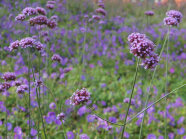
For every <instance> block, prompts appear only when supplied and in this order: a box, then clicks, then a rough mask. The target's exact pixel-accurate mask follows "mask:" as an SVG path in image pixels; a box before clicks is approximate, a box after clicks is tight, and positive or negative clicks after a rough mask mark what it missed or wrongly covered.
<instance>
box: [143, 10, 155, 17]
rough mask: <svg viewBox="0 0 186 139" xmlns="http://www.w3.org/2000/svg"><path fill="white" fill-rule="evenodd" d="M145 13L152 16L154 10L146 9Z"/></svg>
mask: <svg viewBox="0 0 186 139" xmlns="http://www.w3.org/2000/svg"><path fill="white" fill-rule="evenodd" d="M145 15H147V16H153V15H154V12H153V11H146V12H145Z"/></svg>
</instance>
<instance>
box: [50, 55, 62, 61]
mask: <svg viewBox="0 0 186 139" xmlns="http://www.w3.org/2000/svg"><path fill="white" fill-rule="evenodd" d="M52 61H57V62H59V63H61V61H62V58H61V56H60V55H58V54H54V55H53V56H52Z"/></svg>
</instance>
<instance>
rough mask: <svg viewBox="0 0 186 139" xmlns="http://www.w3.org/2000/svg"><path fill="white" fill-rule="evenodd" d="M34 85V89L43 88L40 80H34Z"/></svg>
mask: <svg viewBox="0 0 186 139" xmlns="http://www.w3.org/2000/svg"><path fill="white" fill-rule="evenodd" d="M34 84H35V86H36V87H39V86H43V82H42V81H41V80H36V81H35V82H34Z"/></svg>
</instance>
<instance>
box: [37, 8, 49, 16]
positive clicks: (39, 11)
mask: <svg viewBox="0 0 186 139" xmlns="http://www.w3.org/2000/svg"><path fill="white" fill-rule="evenodd" d="M36 10H37V12H38V13H39V14H41V15H46V14H47V12H46V10H45V9H44V8H42V7H36Z"/></svg>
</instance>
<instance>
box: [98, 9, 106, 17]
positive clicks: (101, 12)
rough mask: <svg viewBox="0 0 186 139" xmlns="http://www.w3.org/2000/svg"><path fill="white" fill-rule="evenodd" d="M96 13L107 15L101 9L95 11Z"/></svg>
mask: <svg viewBox="0 0 186 139" xmlns="http://www.w3.org/2000/svg"><path fill="white" fill-rule="evenodd" d="M96 13H99V14H102V15H103V16H105V15H106V14H107V12H106V11H105V10H104V9H103V8H98V9H96Z"/></svg>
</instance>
